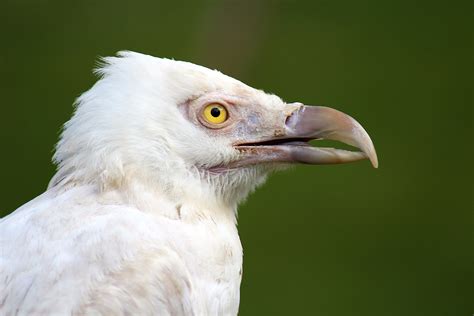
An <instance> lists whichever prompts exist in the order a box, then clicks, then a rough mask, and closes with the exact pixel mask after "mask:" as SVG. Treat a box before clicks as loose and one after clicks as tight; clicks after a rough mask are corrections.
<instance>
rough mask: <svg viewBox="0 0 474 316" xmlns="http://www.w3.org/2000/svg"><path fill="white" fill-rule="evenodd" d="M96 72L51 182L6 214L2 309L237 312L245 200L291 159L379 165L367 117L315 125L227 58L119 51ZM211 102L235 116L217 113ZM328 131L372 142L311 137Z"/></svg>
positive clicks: (0, 246) (0, 226) (1, 237)
mask: <svg viewBox="0 0 474 316" xmlns="http://www.w3.org/2000/svg"><path fill="white" fill-rule="evenodd" d="M97 72H98V74H100V76H101V79H100V80H99V81H98V82H97V83H96V84H95V85H94V87H92V88H91V89H90V90H89V91H88V92H86V93H84V94H83V95H82V96H81V97H80V98H79V99H78V101H77V104H76V105H77V108H76V111H75V114H74V116H73V117H72V119H71V120H70V121H69V122H68V123H66V125H65V127H64V131H63V133H62V136H61V140H60V141H59V143H58V145H57V150H56V154H55V156H54V160H55V162H56V163H57V165H58V171H57V174H56V175H55V176H54V178H53V179H52V180H51V182H50V185H49V187H48V190H47V191H46V192H45V193H44V194H42V195H41V196H39V197H37V198H36V199H34V200H32V201H30V202H29V203H27V204H25V205H24V206H22V207H20V208H19V209H18V210H16V211H15V212H14V213H12V214H10V215H9V216H7V217H5V218H3V219H1V220H0V314H1V315H32V314H33V315H53V314H54V315H63V314H64V315H66V314H68V315H70V314H73V315H84V314H93V315H97V314H101V315H125V314H127V315H156V314H159V315H193V314H194V315H235V314H237V312H238V306H239V287H240V281H241V277H242V247H241V244H240V240H239V237H238V233H237V229H236V226H235V224H236V210H237V205H238V203H239V202H240V201H242V200H243V199H244V198H245V197H246V196H247V194H248V193H249V192H251V191H252V190H254V188H255V187H256V186H258V185H259V184H261V183H263V182H264V180H265V177H266V175H267V174H268V173H269V172H270V171H272V170H275V168H278V167H279V166H282V165H286V164H288V163H292V162H303V163H337V162H344V161H349V160H358V159H362V158H365V157H367V156H369V157H370V158H371V160H372V162H373V163H374V164H375V165H376V157H375V151H373V146H372V143H371V142H370V144H368V143H367V142H368V141H370V139H369V140H367V138H368V136H367V137H366V134H364V133H365V131H363V129H362V131H363V133H362V132H361V127H360V128H359V127H358V126H356V125H351V128H350V131H351V133H352V134H351V135H349V136H348V135H346V134H347V131H348V129H347V128H346V127H347V126H345V127H344V128H346V130H344V131H345V134H344V133H340V135H338V137H339V138H336V137H333V136H327V135H326V134H324V135H323V134H321V133H322V132H321V131H320V129H321V128H320V127H321V126H320V123H318V122H313V123H314V124H313V125H317V128H313V127H312V128H313V132H311V133H310V134H311V135H310V134H308V132H307V131H308V126H309V125H311V124H310V123H308V122H309V121H307V120H306V121H304V120H303V119H302V117H308V115H303V112H302V109H303V108H305V107H303V106H302V105H301V104H287V103H285V102H283V101H282V100H281V99H280V98H278V97H276V96H274V95H269V94H265V93H264V92H262V91H258V90H255V89H253V88H251V87H248V86H246V85H244V84H242V83H241V82H239V81H237V80H235V79H232V78H230V77H227V76H225V75H223V74H221V73H219V72H218V71H212V70H209V69H206V68H204V67H200V66H197V65H193V64H190V63H186V62H179V61H174V60H167V59H159V58H155V57H151V56H147V55H142V54H138V53H132V52H122V53H120V54H119V57H111V58H105V59H104V65H103V66H102V67H101V68H100V69H99V70H98V71H97ZM212 104H220V105H223V106H224V107H225V108H226V110H227V111H228V118H227V120H226V121H225V122H223V123H219V124H214V123H212V122H210V121H207V120H206V118H205V116H204V114H203V108H204V107H206V106H209V105H212ZM311 108H313V107H311ZM314 108H315V107H314ZM320 110H321V109H320ZM324 111H326V110H324ZM300 112H301V113H300ZM338 113H340V112H338ZM302 120H303V121H302ZM354 122H355V121H354ZM354 122H352V121H351V124H355V123H354ZM297 123H298V124H297ZM318 124H319V125H318ZM344 124H346V125H347V124H349V123H347V122H345V123H344ZM336 125H337V127H338V129H339V130H341V126H342V125H343V124H342V123H340V122H339V123H338V124H336ZM354 126H355V127H354ZM301 128H303V129H304V130H305V131H306V132H304V131H302V130H299V129H301ZM316 130H318V131H319V133H320V134H317V133H316V132H315V131H316ZM353 130H354V131H355V132H353ZM326 132H327V128H326ZM298 133H299V134H298ZM332 134H334V133H332ZM332 134H331V135H332ZM336 134H337V133H336ZM343 134H344V135H343ZM355 134H357V135H356V136H354V135H355ZM321 137H326V138H331V137H333V138H332V139H338V140H342V141H346V142H348V143H351V142H350V141H349V138H350V140H352V143H355V144H357V145H359V147H360V148H362V149H363V151H364V152H365V154H364V153H355V152H345V151H340V150H329V149H327V150H326V149H316V148H312V147H309V146H308V145H306V143H305V144H302V142H304V141H307V140H308V139H309V138H321ZM290 138H291V139H292V140H291V141H290V140H289V139H290ZM295 138H301V140H298V141H295V142H294V143H292V142H293V141H294V139H295ZM269 140H277V141H278V142H279V143H274V144H270V143H268V141H269ZM374 157H375V158H374Z"/></svg>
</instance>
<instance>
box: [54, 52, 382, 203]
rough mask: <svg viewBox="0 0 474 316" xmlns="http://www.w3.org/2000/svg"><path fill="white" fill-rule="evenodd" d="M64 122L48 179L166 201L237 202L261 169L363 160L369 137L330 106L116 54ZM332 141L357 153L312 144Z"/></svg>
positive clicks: (187, 66) (371, 154)
mask: <svg viewBox="0 0 474 316" xmlns="http://www.w3.org/2000/svg"><path fill="white" fill-rule="evenodd" d="M97 73H98V74H99V75H100V77H101V78H100V80H99V81H98V82H97V83H96V84H95V85H94V86H93V87H92V88H91V89H90V90H89V91H87V92H86V93H84V94H83V95H81V96H80V97H79V98H78V100H77V102H76V110H75V113H74V115H73V117H72V118H71V120H70V121H69V122H67V123H66V124H65V126H64V130H63V132H62V135H61V139H60V141H59V143H58V145H57V148H56V153H55V156H54V160H55V162H56V163H57V165H58V172H57V174H56V176H55V177H54V178H53V179H52V181H51V184H50V186H53V187H55V186H66V185H69V184H74V185H77V184H78V183H83V184H95V185H97V187H98V188H101V190H108V189H110V188H115V189H116V188H120V187H129V186H130V185H132V183H135V184H136V183H140V185H141V186H143V187H147V188H153V190H155V191H156V192H158V193H157V194H162V195H167V196H168V198H169V199H170V200H172V201H177V200H179V199H193V200H195V201H200V200H201V201H213V203H218V204H225V205H231V206H235V205H237V203H238V202H239V201H241V200H242V199H244V198H245V197H246V196H247V194H248V193H249V192H250V191H252V190H253V189H254V188H255V187H256V186H258V185H259V184H261V183H263V182H264V181H265V178H266V176H267V175H268V174H269V173H270V172H271V171H274V170H277V169H279V168H282V167H285V166H288V165H292V164H296V163H304V164H336V163H345V162H351V161H356V160H361V159H366V158H369V159H370V161H371V162H372V164H373V165H374V167H377V156H376V153H375V150H374V147H373V144H372V141H371V140H370V137H369V136H368V134H367V133H366V132H365V130H364V129H363V128H362V126H361V125H360V124H359V123H357V122H356V121H355V120H354V119H353V118H351V117H350V116H348V115H346V114H343V113H342V112H339V111H337V110H334V109H331V108H327V107H318V106H305V105H303V104H301V103H286V102H284V101H282V100H281V99H280V98H279V97H277V96H275V95H271V94H267V93H264V92H263V91H260V90H256V89H254V88H251V87H249V86H247V85H245V84H243V83H241V82H240V81H238V80H235V79H233V78H231V77H228V76H226V75H224V74H222V73H220V72H218V71H216V70H210V69H207V68H205V67H201V66H197V65H194V64H191V63H187V62H181V61H175V60H169V59H161V58H155V57H152V56H148V55H143V54H139V53H133V52H120V53H119V54H118V56H117V57H108V58H104V59H103V64H102V65H101V66H100V67H99V68H98V70H97ZM313 139H331V140H337V141H341V142H344V143H347V144H349V145H353V146H355V147H358V148H359V149H360V151H346V150H341V149H332V148H321V147H313V146H311V145H310V144H309V141H310V140H313Z"/></svg>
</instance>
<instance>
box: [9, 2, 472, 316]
mask: <svg viewBox="0 0 474 316" xmlns="http://www.w3.org/2000/svg"><path fill="white" fill-rule="evenodd" d="M0 18H1V19H0V35H1V39H0V43H1V44H0V45H1V49H0V69H1V74H2V76H1V79H0V80H1V82H0V87H1V96H0V100H1V101H0V102H1V106H0V123H1V126H0V144H1V147H0V150H1V152H0V153H1V155H0V163H1V164H0V166H1V167H0V168H1V169H0V170H1V183H0V189H1V190H0V192H1V193H0V215H2V216H3V215H6V214H8V213H9V212H11V211H13V210H14V209H15V208H17V207H18V206H20V205H21V204H23V203H25V202H26V201H28V200H30V199H32V198H33V197H35V196H36V195H38V194H40V193H41V192H43V191H44V189H45V188H46V185H47V183H48V180H49V179H50V178H51V176H52V175H53V173H54V166H53V165H52V164H51V162H50V158H51V155H52V149H53V145H54V143H55V142H56V140H57V138H58V133H59V130H60V127H61V125H62V124H63V123H64V122H65V121H66V120H68V118H69V117H70V115H71V113H72V102H73V100H74V99H75V98H76V97H77V96H78V95H79V94H80V93H81V92H83V91H85V90H87V89H88V88H89V87H90V86H91V85H92V84H93V83H94V81H95V80H96V79H95V78H94V76H93V75H92V73H91V69H92V68H93V67H94V66H95V64H96V60H97V58H98V56H107V55H113V54H114V53H115V52H116V51H118V50H122V49H127V50H135V51H139V52H143V53H147V54H151V55H155V56H161V57H172V58H175V59H182V60H187V61H191V62H194V63H197V64H202V65H205V66H207V67H210V68H217V69H219V70H221V71H223V72H224V73H226V74H229V75H231V76H234V77H237V78H238V79H240V80H242V81H244V82H246V83H247V84H249V85H252V86H254V87H257V88H261V89H264V90H266V91H268V92H272V93H275V94H278V95H279V96H281V97H282V98H283V99H285V100H287V101H300V102H304V103H307V104H325V105H330V106H333V107H335V108H337V109H340V110H342V111H344V112H346V113H349V114H351V115H353V116H354V117H355V118H357V119H358V120H359V122H361V123H362V125H363V126H364V127H366V129H367V131H368V132H369V134H370V135H371V136H372V139H373V141H374V143H375V146H376V149H377V151H378V155H379V160H380V168H379V169H378V170H376V169H372V168H371V166H370V165H369V163H368V162H360V163H355V164H348V165H340V166H298V167H296V168H293V169H292V170H288V171H286V172H282V173H279V174H276V175H274V176H272V177H271V178H270V180H269V181H268V183H267V184H266V185H265V186H264V187H262V188H261V189H259V190H258V191H257V193H255V194H253V195H252V196H251V197H250V198H249V199H248V201H247V202H246V203H245V204H244V205H243V206H242V207H241V208H240V211H239V231H240V235H241V239H242V242H243V246H244V253H245V255H244V278H243V283H242V291H241V307H240V314H241V315H364V316H367V315H430V316H433V315H446V316H450V315H471V314H472V313H473V312H474V308H473V307H474V306H473V305H474V304H473V301H474V300H473V299H474V292H473V270H472V266H473V256H472V254H473V238H472V237H473V235H472V229H473V217H472V214H473V213H472V211H473V185H472V176H473V172H472V161H473V156H472V144H473V142H472V141H473V140H472V136H473V130H472V121H473V113H472V107H473V102H472V101H473V95H472V86H473V77H472V75H473V67H472V61H473V59H472V57H473V49H472V48H473V47H472V44H473V41H472V39H473V37H472V35H473V34H472V31H473V25H472V20H473V7H472V2H468V1H466V2H464V3H462V2H456V1H452V2H438V1H407V0H403V1H395V0H390V1H375V0H373V1H234V2H232V1H205V2H202V1H201V2H199V1H193V2H191V1H189V2H179V1H175V2H171V1H170V2H162V1H150V2H140V1H128V2H120V1H39V0H38V1H29V0H22V1H20V0H17V1H6V0H3V1H2V2H1V4H0Z"/></svg>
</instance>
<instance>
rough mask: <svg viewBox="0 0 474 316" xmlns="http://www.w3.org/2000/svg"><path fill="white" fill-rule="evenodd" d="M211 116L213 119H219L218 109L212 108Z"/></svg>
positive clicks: (219, 112) (219, 111)
mask: <svg viewBox="0 0 474 316" xmlns="http://www.w3.org/2000/svg"><path fill="white" fill-rule="evenodd" d="M211 115H212V116H214V117H219V115H221V110H219V109H218V108H212V109H211Z"/></svg>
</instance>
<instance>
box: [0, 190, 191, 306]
mask: <svg viewBox="0 0 474 316" xmlns="http://www.w3.org/2000/svg"><path fill="white" fill-rule="evenodd" d="M164 221H166V219H160V220H155V219H154V218H152V216H150V215H149V214H145V213H144V212H141V211H140V210H138V209H136V208H134V207H131V206H127V205H124V204H122V203H118V202H117V203H112V202H110V201H104V200H102V201H100V200H97V199H96V198H95V197H94V194H93V192H91V189H90V188H76V189H73V190H69V191H67V192H62V193H60V194H58V193H57V192H51V191H47V192H45V193H44V194H43V195H41V196H39V197H38V198H36V199H34V200H32V201H31V202H29V203H27V204H25V205H24V206H22V207H20V208H19V209H18V210H16V211H15V212H13V213H12V214H11V215H9V216H7V217H5V218H3V219H1V220H0V289H2V291H0V302H2V304H0V313H3V312H5V313H6V314H8V313H9V312H13V311H15V310H17V309H18V308H20V307H21V310H20V311H22V312H23V313H25V314H27V313H38V312H39V313H41V312H42V311H43V312H46V313H51V312H53V311H56V312H67V313H70V312H71V311H73V310H76V311H81V310H82V311H84V312H87V311H91V312H92V311H99V312H100V311H101V310H102V311H104V312H107V311H111V312H112V313H113V311H114V310H113V308H116V309H121V308H122V306H128V307H130V308H132V307H131V306H133V304H125V305H124V304H123V303H120V302H117V304H118V305H113V304H111V303H106V302H107V301H108V300H110V297H116V298H117V299H120V296H117V295H108V294H111V293H118V292H119V293H126V291H128V292H129V293H127V294H124V297H123V298H122V299H125V297H126V296H127V297H129V298H130V297H132V298H133V297H142V298H143V300H145V301H146V302H148V304H149V305H150V308H152V307H153V308H156V307H157V306H154V305H157V304H158V305H159V304H160V299H161V298H163V294H164V293H166V292H167V291H168V292H169V291H178V292H179V293H181V294H183V295H185V294H186V292H187V285H188V284H187V283H186V282H187V281H186V277H187V276H186V273H187V272H186V270H185V268H184V264H183V262H181V260H180V257H179V256H178V255H177V254H176V252H175V250H174V249H173V248H172V247H171V246H169V244H168V243H167V240H166V232H165V231H164V228H165V227H166V226H167V225H166V223H165V222H164ZM166 269H168V270H169V271H171V270H172V271H173V277H171V276H170V273H163V272H166V271H165V270H166ZM169 271H168V272H169ZM148 272H149V273H148ZM143 278H145V279H147V278H151V282H145V280H143ZM166 278H168V279H166ZM145 285H146V286H145ZM120 287H122V288H120ZM134 291H135V292H137V293H141V296H140V295H139V294H136V295H133V293H130V292H134ZM1 293H3V295H2V294H1ZM160 293H161V294H160ZM152 296H153V297H154V298H155V300H151V301H150V300H147V298H149V297H152ZM58 297H61V300H58V299H57V298H58ZM173 297H176V298H177V301H175V302H168V305H169V304H171V305H172V304H175V305H176V304H177V302H183V301H185V300H183V299H182V298H181V297H178V296H177V295H174V296H173ZM101 298H104V299H103V300H102V301H101ZM145 301H144V302H145ZM38 302H41V303H38ZM119 303H120V304H119ZM143 304H145V303H143ZM143 304H140V305H142V306H143ZM145 305H146V304H145ZM165 307H166V306H161V307H160V310H163V311H165V310H166V309H165ZM9 308H10V309H9ZM104 308H106V309H104ZM176 308H184V307H183V306H181V305H180V306H178V307H176ZM2 309H3V311H2ZM20 314H21V313H20Z"/></svg>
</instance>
